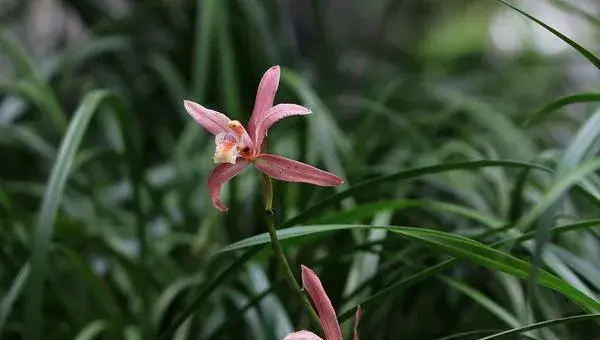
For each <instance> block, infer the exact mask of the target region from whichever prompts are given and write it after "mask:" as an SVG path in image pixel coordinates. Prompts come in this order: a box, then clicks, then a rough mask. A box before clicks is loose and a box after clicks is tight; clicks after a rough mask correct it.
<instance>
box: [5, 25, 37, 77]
mask: <svg viewBox="0 0 600 340" xmlns="http://www.w3.org/2000/svg"><path fill="white" fill-rule="evenodd" d="M0 43H1V44H2V46H3V47H4V50H5V51H6V54H8V56H9V57H10V59H11V61H12V62H13V64H14V65H15V68H16V69H17V73H18V74H19V75H20V76H22V77H26V78H31V79H34V78H36V77H37V71H36V68H35V63H34V62H33V60H31V58H30V57H29V56H28V55H27V53H26V52H25V50H24V49H23V46H21V45H20V44H19V43H18V42H17V41H16V39H15V37H14V36H13V35H12V34H11V33H10V32H9V31H6V30H4V31H3V32H2V33H1V34H0Z"/></svg>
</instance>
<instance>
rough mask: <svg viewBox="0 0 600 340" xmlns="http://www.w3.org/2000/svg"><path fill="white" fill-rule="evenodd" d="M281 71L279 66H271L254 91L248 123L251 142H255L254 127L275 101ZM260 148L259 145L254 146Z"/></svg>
mask: <svg viewBox="0 0 600 340" xmlns="http://www.w3.org/2000/svg"><path fill="white" fill-rule="evenodd" d="M280 74H281V71H280V69H279V66H273V67H271V68H270V69H268V70H267V72H265V74H264V75H263V77H262V79H261V80H260V84H259V85H258V90H257V91H256V100H255V101H254V110H252V116H250V120H249V121H248V131H249V133H250V137H251V138H252V140H256V136H255V135H254V133H255V132H256V126H257V124H258V122H260V121H261V120H262V119H261V117H262V116H263V114H264V113H265V112H266V111H267V110H268V109H269V108H271V106H273V101H274V100H275V93H276V92H277V88H278V87H279V76H280ZM256 147H257V148H260V145H256Z"/></svg>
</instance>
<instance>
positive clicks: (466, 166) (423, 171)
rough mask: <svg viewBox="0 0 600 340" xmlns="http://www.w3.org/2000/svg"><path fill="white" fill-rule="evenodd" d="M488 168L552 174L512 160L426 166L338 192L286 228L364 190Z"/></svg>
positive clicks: (306, 219)
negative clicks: (432, 175) (522, 169)
mask: <svg viewBox="0 0 600 340" xmlns="http://www.w3.org/2000/svg"><path fill="white" fill-rule="evenodd" d="M488 167H507V168H531V169H535V170H542V171H546V172H552V170H551V169H549V168H546V167H544V166H541V165H537V164H534V163H527V162H521V161H511V160H478V161H469V162H458V163H449V164H439V165H433V166H425V167H419V168H414V169H408V170H401V171H398V172H395V173H393V174H390V175H386V176H381V177H377V178H373V179H370V180H367V181H364V182H361V183H358V184H355V185H353V186H352V187H350V188H348V189H346V190H344V191H341V192H338V193H337V194H335V195H332V196H329V197H327V198H325V199H323V200H321V201H319V202H317V203H315V204H313V205H312V206H310V207H308V208H307V209H305V210H304V211H303V212H301V213H299V214H298V215H296V216H295V217H293V218H291V219H290V220H288V221H287V222H286V223H284V225H283V226H284V227H289V226H293V225H296V224H299V223H303V222H305V221H308V220H309V219H310V218H312V217H313V216H316V215H317V214H318V213H320V212H321V211H323V210H325V208H327V207H329V206H331V205H333V204H335V203H337V202H339V201H341V200H343V199H344V198H346V197H350V196H353V195H355V194H358V193H359V192H361V191H362V190H372V189H373V188H374V187H377V186H380V185H384V184H388V183H391V182H395V181H400V180H406V179H412V178H418V177H422V176H426V175H431V174H436V173H442V172H447V171H454V170H473V169H482V168H488Z"/></svg>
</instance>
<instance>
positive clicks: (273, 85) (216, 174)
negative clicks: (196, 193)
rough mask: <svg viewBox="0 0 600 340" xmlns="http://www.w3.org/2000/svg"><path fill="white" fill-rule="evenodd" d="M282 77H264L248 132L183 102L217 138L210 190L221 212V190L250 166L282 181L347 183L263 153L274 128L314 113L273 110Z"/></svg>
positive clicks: (289, 107) (274, 72)
mask: <svg viewBox="0 0 600 340" xmlns="http://www.w3.org/2000/svg"><path fill="white" fill-rule="evenodd" d="M279 76H280V70H279V66H273V67H271V68H270V69H269V70H267V72H266V73H265V74H264V76H263V78H262V80H261V81H260V84H259V86H258V91H257V93H256V101H255V103H254V110H253V111H252V116H251V117H250V120H249V122H248V130H246V129H245V128H244V126H243V125H242V124H241V123H240V122H239V121H237V120H231V119H229V118H228V117H227V116H226V115H224V114H222V113H220V112H217V111H213V110H210V109H207V108H205V107H204V106H202V105H200V104H197V103H194V102H192V101H189V100H185V101H184V106H185V109H186V110H187V112H188V113H189V114H190V115H191V116H192V117H193V118H194V119H195V120H196V122H198V124H200V125H202V126H203V127H204V128H205V129H206V130H207V131H208V132H210V133H212V134H213V135H215V144H216V147H215V155H214V157H213V160H214V162H215V163H217V164H219V165H218V166H217V167H216V168H215V169H214V170H213V172H212V173H211V175H210V177H209V179H208V189H209V190H210V194H211V198H212V202H213V205H214V206H215V207H216V208H217V209H219V210H221V211H226V210H227V207H226V206H225V205H224V204H223V202H221V198H220V196H221V195H220V192H221V187H222V186H223V184H225V183H226V182H227V181H229V180H230V179H232V178H233V177H235V176H236V175H237V174H239V173H240V172H242V170H244V169H245V168H246V166H247V165H249V164H250V163H252V164H254V166H255V167H256V168H258V169H259V170H260V171H262V172H263V173H265V174H267V175H268V176H270V177H272V178H275V179H278V180H282V181H287V182H302V183H310V184H314V185H319V186H338V185H340V184H342V183H343V182H344V181H343V180H342V179H341V178H340V177H338V176H336V175H334V174H332V173H330V172H327V171H323V170H320V169H317V168H315V167H313V166H311V165H308V164H305V163H301V162H298V161H295V160H292V159H288V158H285V157H281V156H276V155H271V154H266V153H261V146H262V144H263V141H264V138H265V136H266V134H267V130H269V128H270V127H271V125H273V124H274V123H275V122H277V121H278V120H280V119H282V118H285V117H288V116H297V115H307V114H310V113H311V111H310V110H309V109H307V108H305V107H302V106H300V105H295V104H277V105H275V106H273V100H274V99H275V92H277V88H278V87H279Z"/></svg>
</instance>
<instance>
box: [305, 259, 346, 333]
mask: <svg viewBox="0 0 600 340" xmlns="http://www.w3.org/2000/svg"><path fill="white" fill-rule="evenodd" d="M302 285H303V286H304V289H306V291H307V292H308V295H310V298H311V299H312V301H313V304H314V305H315V308H316V309H317V314H319V319H320V320H321V328H322V329H323V334H324V335H325V339H327V340H342V339H343V338H342V331H341V330H340V325H339V324H338V321H337V316H336V315H335V310H334V309H333V305H332V304H331V301H330V300H329V297H328V296H327V293H326V292H325V289H324V288H323V285H322V284H321V280H319V277H318V276H317V274H315V272H313V271H312V270H311V269H309V268H308V267H306V266H304V265H303V266H302Z"/></svg>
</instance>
